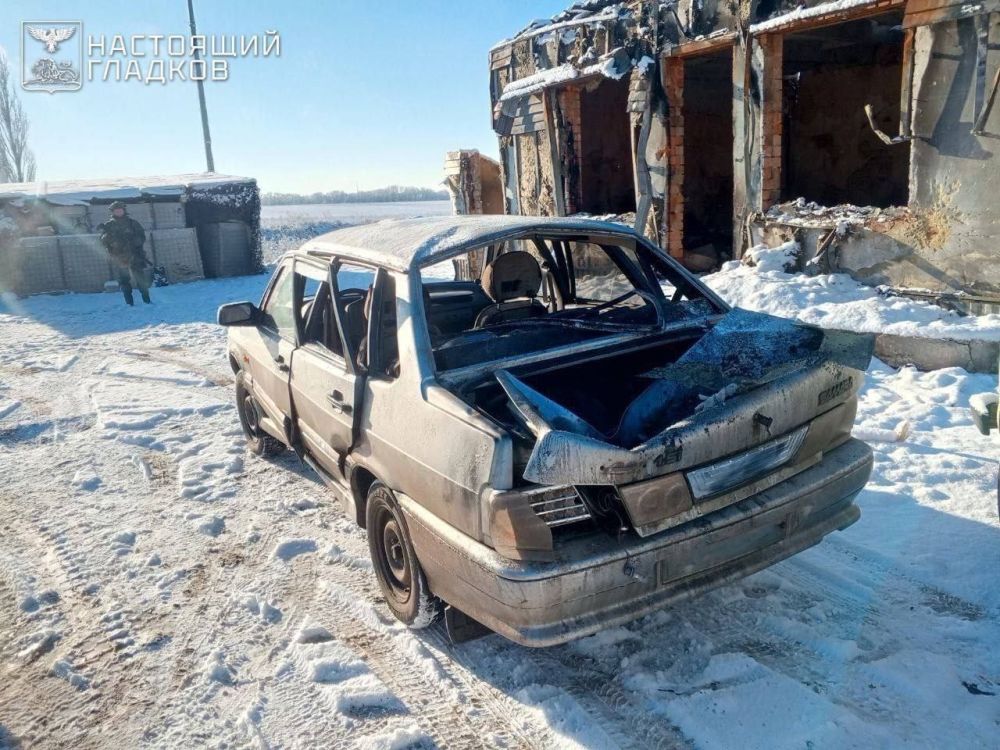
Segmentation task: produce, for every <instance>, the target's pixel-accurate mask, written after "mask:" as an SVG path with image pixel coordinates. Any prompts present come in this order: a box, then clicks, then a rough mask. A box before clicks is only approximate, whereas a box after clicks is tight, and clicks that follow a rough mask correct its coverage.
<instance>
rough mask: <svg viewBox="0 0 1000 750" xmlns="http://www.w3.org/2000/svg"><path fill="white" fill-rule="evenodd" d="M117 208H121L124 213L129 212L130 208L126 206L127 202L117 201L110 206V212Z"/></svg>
mask: <svg viewBox="0 0 1000 750" xmlns="http://www.w3.org/2000/svg"><path fill="white" fill-rule="evenodd" d="M116 208H120V209H121V210H122V211H128V206H126V205H125V201H115V202H114V203H112V204H111V205H110V206H109V210H111V211H114V210H115V209H116Z"/></svg>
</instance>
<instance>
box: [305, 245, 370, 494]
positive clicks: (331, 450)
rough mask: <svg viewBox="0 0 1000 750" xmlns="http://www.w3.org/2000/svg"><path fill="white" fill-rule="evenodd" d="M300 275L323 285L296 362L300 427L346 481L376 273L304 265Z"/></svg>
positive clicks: (319, 456)
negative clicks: (360, 356)
mask: <svg viewBox="0 0 1000 750" xmlns="http://www.w3.org/2000/svg"><path fill="white" fill-rule="evenodd" d="M295 273H296V274H297V276H299V277H302V279H303V282H302V283H304V284H306V285H307V286H308V285H309V283H310V281H313V282H319V286H318V288H317V291H316V296H315V301H314V302H313V303H312V305H311V308H310V310H309V311H308V315H307V316H305V317H304V319H303V321H302V324H301V326H302V330H301V332H300V334H301V335H300V340H301V345H300V347H299V348H298V349H297V350H296V352H295V357H294V359H293V362H292V377H291V391H292V399H293V400H294V405H295V418H296V427H297V429H298V433H299V436H300V437H301V439H302V442H303V444H304V445H305V447H306V449H307V450H308V451H309V452H310V454H311V455H312V456H313V457H314V458H315V460H316V461H317V462H318V463H319V464H320V465H321V466H322V468H323V469H324V470H325V471H326V472H327V473H328V474H330V475H331V476H333V477H335V478H343V458H344V457H345V456H346V455H347V452H348V451H349V450H350V448H351V446H352V445H353V443H354V438H355V435H356V425H357V417H358V412H359V411H360V408H359V407H360V405H361V389H362V388H363V386H364V375H365V373H364V369H363V368H362V367H359V365H358V352H359V350H360V349H361V348H362V347H361V341H362V340H364V339H365V338H366V337H367V331H368V318H367V314H366V312H365V304H366V302H367V299H368V296H369V295H368V290H369V289H370V288H371V286H372V284H373V282H374V278H375V272H374V269H366V268H362V267H357V266H348V267H343V266H338V265H337V264H336V263H335V264H334V265H333V267H332V268H329V269H327V268H321V267H320V266H318V265H314V264H311V263H308V262H304V261H298V262H297V263H296V268H295ZM338 281H339V284H338V283H337V282H338Z"/></svg>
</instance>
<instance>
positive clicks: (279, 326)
mask: <svg viewBox="0 0 1000 750" xmlns="http://www.w3.org/2000/svg"><path fill="white" fill-rule="evenodd" d="M260 307H261V317H260V324H259V325H258V326H257V327H256V328H254V329H252V330H251V332H250V333H249V335H248V336H247V343H246V351H247V354H248V359H249V361H250V375H251V376H252V380H253V394H254V398H255V399H256V401H257V403H258V404H260V406H261V408H262V409H263V410H264V412H265V414H264V415H263V416H266V417H268V418H269V419H270V420H271V421H272V422H273V423H274V425H275V427H277V429H278V430H279V432H280V435H282V436H284V438H285V441H286V442H290V441H289V438H290V435H289V430H288V427H289V417H290V416H291V413H292V410H291V399H290V398H289V394H288V376H289V371H290V363H291V359H292V352H293V351H294V350H295V344H296V324H295V287H294V284H293V278H292V264H291V261H286V262H285V263H284V264H283V265H282V266H280V267H279V269H278V271H277V273H276V274H275V276H274V280H273V281H272V282H271V284H270V285H269V286H268V288H267V290H266V291H265V292H264V298H263V300H261V306H260Z"/></svg>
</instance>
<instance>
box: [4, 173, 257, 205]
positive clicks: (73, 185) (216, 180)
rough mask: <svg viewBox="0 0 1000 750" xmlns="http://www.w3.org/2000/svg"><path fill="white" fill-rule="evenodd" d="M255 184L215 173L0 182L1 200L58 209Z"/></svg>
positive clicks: (248, 180)
mask: <svg viewBox="0 0 1000 750" xmlns="http://www.w3.org/2000/svg"><path fill="white" fill-rule="evenodd" d="M246 183H254V184H256V180H255V179H254V178H252V177H233V176H231V175H223V174H218V173H216V172H197V173H194V174H179V175H150V176H148V177H110V178H106V179H81V180H58V181H51V182H48V181H44V180H39V181H36V182H8V183H0V200H11V199H14V200H23V199H25V198H35V199H41V200H45V201H46V202H48V203H53V204H56V205H61V206H72V205H78V204H85V203H90V202H91V201H92V200H128V199H129V198H142V197H144V196H180V195H184V194H185V193H186V192H187V191H188V190H189V189H190V188H193V187H200V188H208V187H216V186H218V185H227V184H246Z"/></svg>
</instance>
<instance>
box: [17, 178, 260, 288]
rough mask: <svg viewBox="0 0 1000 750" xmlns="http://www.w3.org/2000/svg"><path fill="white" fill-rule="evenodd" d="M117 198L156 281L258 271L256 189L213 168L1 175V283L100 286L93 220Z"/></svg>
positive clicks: (103, 268)
mask: <svg viewBox="0 0 1000 750" xmlns="http://www.w3.org/2000/svg"><path fill="white" fill-rule="evenodd" d="M112 201H123V202H124V203H125V204H126V205H127V206H128V212H129V215H130V216H132V218H134V219H135V220H136V221H138V222H139V223H140V224H141V225H142V226H143V229H145V231H146V243H145V248H144V250H145V254H146V257H147V259H148V260H149V261H150V262H151V263H152V265H153V268H154V276H155V278H156V279H157V281H158V283H168V284H175V283H180V282H184V281H194V280H196V279H203V278H206V277H209V278H211V277H217V276H237V275H240V274H248V273H258V272H259V271H260V270H261V269H262V261H261V250H260V192H259V190H258V188H257V182H256V181H255V180H253V179H251V178H246V177H228V176H225V175H220V174H215V173H205V174H187V175H170V176H155V177H140V178H128V177H126V178H115V179H106V180H65V181H61V182H34V183H8V184H0V292H13V293H15V294H18V295H21V296H26V295H31V294H40V293H47V292H64V291H71V292H100V291H104V290H105V289H106V288H109V287H110V288H116V281H115V279H116V274H115V272H114V269H113V268H112V266H111V263H110V259H109V256H108V252H107V250H105V248H104V246H103V245H102V244H101V242H100V237H99V234H98V227H99V226H100V224H101V223H102V222H104V221H107V220H108V219H109V218H110V216H111V212H110V208H109V206H110V204H111V202H112Z"/></svg>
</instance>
